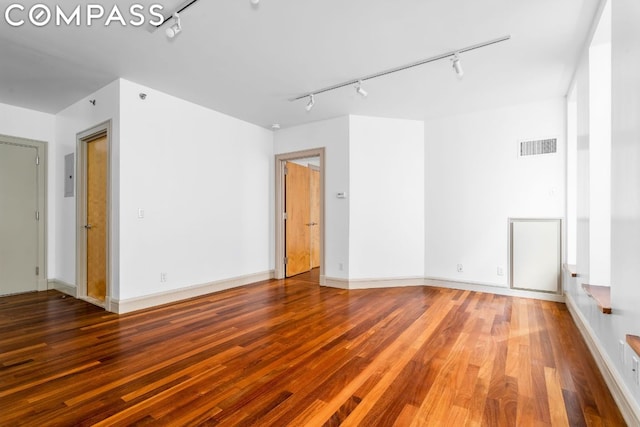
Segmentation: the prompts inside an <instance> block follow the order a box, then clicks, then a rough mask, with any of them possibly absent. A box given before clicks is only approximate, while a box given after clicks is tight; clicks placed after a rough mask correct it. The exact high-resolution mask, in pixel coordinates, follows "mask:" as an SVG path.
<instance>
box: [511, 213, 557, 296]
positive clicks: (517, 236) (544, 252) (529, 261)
mask: <svg viewBox="0 0 640 427" xmlns="http://www.w3.org/2000/svg"><path fill="white" fill-rule="evenodd" d="M509 222H510V235H511V287H512V288H517V289H527V290H534V291H542V292H552V293H560V292H561V262H562V257H561V253H562V247H561V223H562V222H561V220H560V219H510V220H509Z"/></svg>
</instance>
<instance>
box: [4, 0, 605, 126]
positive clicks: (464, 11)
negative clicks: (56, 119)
mask: <svg viewBox="0 0 640 427" xmlns="http://www.w3.org/2000/svg"><path fill="white" fill-rule="evenodd" d="M3 3H4V4H5V6H2V14H3V15H4V8H5V7H6V3H8V2H3ZM21 3H22V4H24V5H25V7H27V8H28V7H29V6H30V5H32V4H35V3H37V2H36V1H32V2H24V1H23V2H21ZM64 3H68V2H59V3H58V4H63V6H64ZM79 3H80V4H83V3H84V2H73V4H74V5H75V4H79ZM89 3H100V4H103V5H104V6H106V7H107V8H108V7H109V3H108V2H104V1H103V2H89ZM132 3H135V2H134V1H131V2H130V3H127V4H126V5H124V6H123V8H124V10H127V8H128V5H129V4H132ZM140 3H143V2H140ZM147 3H160V4H164V5H165V6H167V9H171V8H173V7H174V5H175V4H176V3H180V2H177V1H176V0H167V1H163V0H158V1H157V2H156V1H153V2H147ZM597 3H598V2H597V1H595V0H562V1H558V0H484V1H479V0H394V1H391V0H261V2H260V5H259V7H257V8H256V7H252V6H251V4H250V2H249V0H216V1H211V0H200V1H199V2H198V3H196V4H194V5H193V6H192V7H190V8H188V9H187V10H185V11H184V12H183V13H182V24H183V29H184V30H183V32H182V33H181V34H179V35H178V36H177V37H176V38H175V39H172V40H169V39H167V38H166V37H165V35H164V31H156V32H154V33H151V32H149V31H147V30H146V28H141V27H132V26H127V27H121V26H120V25H118V24H112V25H111V26H109V27H104V26H103V25H94V26H92V27H87V26H81V27H56V26H53V25H51V24H50V25H48V26H45V27H40V28H38V27H34V26H33V25H29V24H26V25H23V26H21V27H18V28H15V27H10V26H9V25H7V24H6V23H5V22H4V20H3V19H1V18H0V19H1V20H0V102H2V103H6V104H12V105H17V106H22V107H26V108H31V109H35V110H39V111H45V112H49V113H56V112H58V111H60V110H62V109H64V108H65V107H67V106H69V105H70V104H72V103H74V102H76V101H78V100H80V99H82V98H83V97H85V96H87V95H89V94H90V93H92V92H93V91H95V90H97V89H99V88H101V87H103V86H105V85H106V84H108V83H110V82H111V81H113V80H115V79H116V78H118V77H122V78H125V79H128V80H131V81H134V82H137V83H140V84H143V85H146V86H149V87H152V88H154V89H158V90H161V91H163V92H166V93H169V94H172V95H175V96H178V97H180V98H183V99H186V100H189V101H192V102H195V103H197V104H201V105H203V106H206V107H209V108H211V109H214V110H217V111H220V112H223V113H226V114H229V115H231V116H234V117H237V118H240V119H243V120H246V121H249V122H252V123H255V124H258V125H260V126H264V127H270V125H271V124H272V123H280V124H281V125H282V126H283V127H288V126H292V125H296V124H301V123H305V122H309V121H315V120H320V119H325V118H329V117H336V116H341V115H345V114H362V115H371V116H383V117H397V118H408V119H425V118H429V117H433V116H439V115H448V114H456V113H462V112H467V111H473V110H477V109H480V108H487V107H498V106H502V105H509V104H516V103H523V102H530V101H533V100H537V99H545V98H550V97H554V96H562V95H564V94H565V93H566V91H567V87H568V84H569V80H570V79H571V75H572V73H573V68H574V65H575V63H576V61H577V58H578V53H579V51H580V49H581V47H582V45H583V43H584V40H585V38H586V36H587V32H588V29H589V26H590V25H591V21H592V20H593V16H594V15H595V13H596V9H597ZM111 4H113V2H112V3H111ZM118 4H119V5H123V4H124V2H118ZM504 35H511V37H512V38H511V40H509V41H506V42H503V43H499V44H496V45H493V46H489V47H485V48H482V49H478V50H475V51H472V52H468V53H466V54H464V55H462V62H463V66H464V69H465V76H464V79H463V80H461V81H459V80H458V79H456V77H455V74H454V73H453V71H452V69H451V63H450V61H449V60H448V59H445V60H440V61H437V62H434V63H430V64H426V65H422V66H420V67H416V68H413V69H410V70H407V71H402V72H399V73H395V74H392V75H388V76H384V77H380V78H377V79H374V80H370V81H367V82H366V83H365V86H364V87H365V88H366V90H367V91H368V92H369V97H368V98H366V99H362V98H361V97H360V96H358V95H357V94H356V93H355V91H354V90H353V89H352V88H349V87H347V88H342V89H338V90H335V91H332V92H328V93H324V94H320V95H318V96H317V97H316V105H315V108H314V109H313V110H312V111H311V112H309V113H307V112H306V111H305V109H304V105H305V104H306V100H300V101H297V102H289V101H288V99H289V98H291V97H293V96H296V95H301V94H305V93H308V92H313V91H314V90H316V89H320V88H323V87H326V86H331V85H333V84H336V83H340V82H343V81H346V80H351V79H356V78H358V77H362V76H365V75H368V74H372V73H375V72H378V71H382V70H385V69H389V68H393V67H397V66H400V65H403V64H407V63H411V62H414V61H417V60H421V59H424V58H428V57H431V56H435V55H438V54H441V53H445V52H449V51H452V50H456V49H459V48H462V47H465V46H469V45H473V44H476V43H480V42H483V41H486V40H491V39H495V38H498V37H501V36H504Z"/></svg>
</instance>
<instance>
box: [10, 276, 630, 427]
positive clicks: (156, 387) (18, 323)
mask: <svg viewBox="0 0 640 427" xmlns="http://www.w3.org/2000/svg"><path fill="white" fill-rule="evenodd" d="M0 425H2V426H18V425H29V426H45V425H62V426H89V425H96V426H112V425H172V426H174V425H176V426H182V425H221V426H222V425H224V426H227V425H234V426H287V425H292V426H337V425H343V426H355V425H361V426H550V425H552V426H563V425H571V426H600V425H606V426H623V425H625V424H624V421H623V419H622V418H621V415H620V413H619V411H618V409H617V407H616V405H615V403H614V401H613V399H612V397H611V395H610V393H609V391H608V389H607V387H606V385H605V383H604V381H603V379H602V377H601V376H600V374H599V372H598V371H597V368H596V365H595V363H594V361H593V359H592V358H591V356H590V354H589V352H588V350H587V347H586V345H585V344H584V342H583V340H582V339H581V337H580V334H579V332H578V330H577V329H576V327H575V325H574V324H573V322H572V320H571V318H570V315H569V313H568V311H567V310H566V308H565V306H564V305H563V304H558V303H551V302H543V301H537V300H529V299H520V298H510V297H504V296H496V295H490V294H483V293H475V292H468V291H455V290H448V289H439V288H430V287H406V288H395V289H375V290H352V291H344V290H340V289H332V288H324V287H319V286H318V284H317V283H316V282H315V281H314V279H313V277H311V276H309V275H302V276H297V277H295V278H292V279H287V280H286V281H283V280H281V281H276V280H273V281H267V282H261V283H257V284H253V285H250V286H245V287H241V288H236V289H232V290H228V291H224V292H219V293H216V294H211V295H207V296H203V297H199V298H194V299H191V300H187V301H184V302H181V303H177V304H172V305H166V306H163V307H160V308H155V309H149V310H145V311H140V312H136V313H132V314H128V315H123V316H118V315H115V314H111V313H106V312H104V311H102V310H101V309H99V308H96V307H93V306H91V305H89V304H87V303H85V302H82V301H79V300H75V299H73V298H70V297H63V295H62V294H60V293H58V292H55V291H48V292H43V293H34V294H27V295H18V296H11V297H6V298H1V299H0Z"/></svg>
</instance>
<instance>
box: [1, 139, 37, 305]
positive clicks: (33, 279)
mask: <svg viewBox="0 0 640 427" xmlns="http://www.w3.org/2000/svg"><path fill="white" fill-rule="evenodd" d="M36 156H37V149H36V148H35V147H30V146H23V145H18V144H9V143H4V142H0V295H9V294H16V293H21V292H31V291H36V290H38V277H37V274H38V271H37V267H38V220H39V214H38V213H37V211H38V171H37V165H36Z"/></svg>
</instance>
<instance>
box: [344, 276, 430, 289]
mask: <svg viewBox="0 0 640 427" xmlns="http://www.w3.org/2000/svg"><path fill="white" fill-rule="evenodd" d="M404 286H424V278H423V277H383V278H380V279H349V289H377V288H400V287H404Z"/></svg>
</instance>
